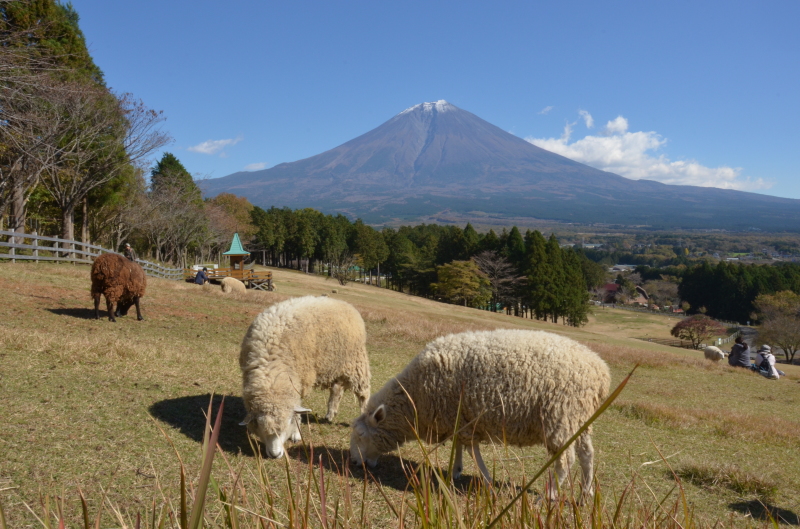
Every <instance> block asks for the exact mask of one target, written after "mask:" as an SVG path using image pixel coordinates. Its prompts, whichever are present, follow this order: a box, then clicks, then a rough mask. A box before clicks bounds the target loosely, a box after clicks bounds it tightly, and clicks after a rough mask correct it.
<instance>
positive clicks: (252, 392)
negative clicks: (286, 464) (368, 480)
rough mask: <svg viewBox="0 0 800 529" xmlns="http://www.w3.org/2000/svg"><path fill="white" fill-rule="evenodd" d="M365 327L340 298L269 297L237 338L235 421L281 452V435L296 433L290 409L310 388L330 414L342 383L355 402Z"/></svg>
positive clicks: (364, 365)
mask: <svg viewBox="0 0 800 529" xmlns="http://www.w3.org/2000/svg"><path fill="white" fill-rule="evenodd" d="M366 338H367V333H366V330H365V328H364V320H362V319H361V315H360V314H359V313H358V311H357V310H356V309H355V307H353V306H352V305H350V304H349V303H345V302H344V301H339V300H336V299H332V298H327V297H313V296H305V297H300V298H294V299H289V300H286V301H283V302H281V303H277V304H275V305H273V306H271V307H270V308H268V309H267V310H265V311H264V312H262V313H261V314H259V315H258V316H256V319H255V320H254V321H253V324H252V325H250V328H249V329H248V330H247V334H245V337H244V340H243V341H242V349H241V353H240V355H239V366H240V367H241V368H242V395H243V397H244V406H245V409H246V410H247V416H246V417H245V419H244V421H243V422H242V424H247V427H248V429H249V430H250V431H251V432H253V433H255V434H256V435H258V436H259V437H260V438H261V440H262V442H263V443H264V446H265V447H266V451H267V454H268V455H269V456H271V457H280V456H281V455H283V444H284V442H286V440H287V439H291V440H292V441H295V442H296V441H299V440H300V432H299V430H298V427H297V420H296V414H298V413H302V412H306V411H310V410H307V409H305V408H301V407H300V404H301V399H302V398H303V397H305V395H306V394H307V393H308V392H309V390H311V388H318V389H330V398H329V399H328V413H327V414H326V415H325V419H327V420H329V421H332V420H333V418H334V417H335V416H336V412H337V411H338V409H339V401H340V400H341V398H342V394H343V392H344V390H346V389H348V388H352V390H353V393H355V395H356V396H357V397H358V400H359V404H360V405H361V409H362V410H363V409H364V405H365V404H366V401H367V399H368V398H369V380H370V371H369V358H367V347H366Z"/></svg>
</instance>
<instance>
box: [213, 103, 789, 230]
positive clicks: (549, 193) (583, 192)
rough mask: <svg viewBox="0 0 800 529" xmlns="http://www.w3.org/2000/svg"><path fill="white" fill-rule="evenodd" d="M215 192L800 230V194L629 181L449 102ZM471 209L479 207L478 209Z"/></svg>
mask: <svg viewBox="0 0 800 529" xmlns="http://www.w3.org/2000/svg"><path fill="white" fill-rule="evenodd" d="M203 187H204V192H205V193H206V195H207V196H215V195H217V194H219V193H222V192H230V193H235V194H237V195H241V196H246V197H247V198H248V199H249V200H250V201H251V202H253V203H254V204H256V205H259V206H262V207H269V206H272V205H275V206H289V207H293V208H297V207H314V208H318V209H321V210H324V211H344V212H347V213H349V214H352V215H356V216H361V217H362V218H364V219H365V220H368V221H370V222H381V221H386V220H389V219H403V220H413V219H414V218H415V217H419V216H423V215H435V214H437V213H439V212H442V211H451V212H458V213H461V214H462V215H464V214H466V215H467V216H469V215H470V214H474V215H476V216H483V217H485V216H486V215H489V216H498V217H504V216H514V217H536V218H541V219H554V220H562V221H569V222H582V223H591V222H601V223H619V224H636V225H652V226H656V227H687V228H726V229H747V228H751V227H755V228H759V229H770V230H792V231H795V230H800V200H792V199H783V198H777V197H769V196H766V195H758V194H755V193H744V192H740V191H731V190H722V189H715V188H701V187H693V186H670V185H665V184H661V183H658V182H653V181H647V180H629V179H627V178H623V177H621V176H618V175H615V174H612V173H608V172H604V171H600V170H598V169H594V168H592V167H589V166H587V165H584V164H581V163H578V162H575V161H573V160H569V159H567V158H564V157H563V156H560V155H558V154H555V153H552V152H549V151H546V150H544V149H541V148H539V147H536V146H535V145H532V144H530V143H529V142H527V141H525V140H523V139H521V138H518V137H516V136H514V135H513V134H509V133H507V132H505V131H503V130H502V129H500V128H498V127H496V126H494V125H492V124H491V123H488V122H486V121H484V120H482V119H480V118H479V117H477V116H475V115H474V114H471V113H470V112H467V111H465V110H462V109H460V108H457V107H455V106H454V105H451V104H450V103H447V102H446V101H437V102H435V103H422V104H419V105H416V106H413V107H411V108H409V109H407V110H404V111H403V112H401V113H400V114H397V115H396V116H394V117H393V118H392V119H390V120H389V121H387V122H385V123H384V124H382V125H380V126H379V127H377V128H375V129H373V130H371V131H369V132H367V133H366V134H363V135H361V136H359V137H357V138H354V139H352V140H350V141H348V142H347V143H344V144H342V145H340V146H338V147H335V148H333V149H331V150H329V151H326V152H324V153H321V154H318V155H316V156H312V157H310V158H306V159H304V160H299V161H296V162H292V163H283V164H279V165H276V166H275V167H272V168H270V169H265V170H262V171H254V172H239V173H234V174H232V175H229V176H226V177H223V178H218V179H213V180H206V181H205V182H203ZM471 212H472V213H471Z"/></svg>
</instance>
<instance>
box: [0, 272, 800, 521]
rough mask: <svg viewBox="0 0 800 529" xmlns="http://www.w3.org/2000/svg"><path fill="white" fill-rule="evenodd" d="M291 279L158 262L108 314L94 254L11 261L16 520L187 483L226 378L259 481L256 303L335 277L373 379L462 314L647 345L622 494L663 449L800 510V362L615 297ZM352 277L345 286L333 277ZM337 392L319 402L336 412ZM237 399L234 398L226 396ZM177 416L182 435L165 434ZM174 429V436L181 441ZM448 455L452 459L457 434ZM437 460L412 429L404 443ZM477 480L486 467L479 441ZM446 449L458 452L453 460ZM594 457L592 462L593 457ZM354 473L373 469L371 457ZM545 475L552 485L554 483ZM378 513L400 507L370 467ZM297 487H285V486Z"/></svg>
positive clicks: (620, 428) (347, 404)
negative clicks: (631, 308) (434, 297)
mask: <svg viewBox="0 0 800 529" xmlns="http://www.w3.org/2000/svg"><path fill="white" fill-rule="evenodd" d="M275 277H276V284H277V291H276V292H274V293H259V292H248V293H247V295H244V296H236V295H232V296H225V295H224V294H222V293H221V292H220V290H219V288H218V287H216V286H211V285H207V286H204V287H198V286H195V285H190V284H185V283H178V282H169V281H166V280H158V279H149V280H148V281H149V285H148V291H147V296H146V297H145V298H144V302H143V310H144V315H145V321H144V322H137V321H136V320H135V317H133V318H132V317H130V316H128V317H123V318H119V319H118V322H117V323H116V324H113V323H110V322H108V321H106V320H105V319H101V320H99V321H96V320H92V319H90V316H91V315H92V312H91V310H90V308H91V300H90V298H89V286H90V282H89V269H88V267H83V266H66V265H42V264H39V265H33V264H9V263H6V264H0V417H1V418H2V427H0V504H2V505H3V506H4V508H5V510H6V516H7V519H8V520H7V521H8V526H9V527H27V526H39V525H38V522H36V519H35V518H34V517H33V515H32V514H31V513H30V512H29V510H28V508H27V507H26V506H25V504H28V505H29V506H31V508H33V510H34V511H36V512H39V511H40V510H41V508H40V507H39V506H38V505H39V501H40V497H41V496H42V495H57V496H59V497H62V498H63V499H64V502H65V506H66V509H67V511H68V512H69V515H68V518H69V519H71V520H73V521H75V520H77V519H78V517H79V512H80V507H79V500H78V493H77V491H78V489H81V490H83V491H84V493H85V495H86V496H87V498H88V499H89V507H90V511H92V512H96V511H97V509H98V508H99V503H100V501H101V499H102V497H103V494H107V496H108V501H109V502H110V504H113V505H116V506H117V507H119V508H120V509H121V510H122V512H125V513H133V516H134V517H135V513H136V512H143V513H144V512H146V511H147V510H148V509H149V508H150V505H151V503H152V501H153V498H158V499H159V501H162V500H164V499H167V500H169V501H175V492H176V491H177V484H178V480H179V470H178V459H177V457H176V453H175V451H177V452H178V454H180V457H181V458H182V460H183V461H184V462H185V463H186V465H187V469H188V476H190V477H193V476H197V472H198V464H199V460H200V445H201V443H202V432H203V427H204V424H205V417H204V409H205V408H206V407H207V406H208V402H209V396H210V394H211V393H214V394H215V395H227V398H226V404H225V416H224V420H223V425H222V428H221V437H220V442H219V445H220V447H221V449H222V453H223V455H224V457H223V458H218V459H217V460H216V462H215V471H214V472H215V475H216V476H217V479H218V480H219V482H220V483H227V482H228V481H229V478H228V477H226V476H228V472H227V470H226V469H227V467H228V465H230V467H232V468H234V469H241V471H242V478H241V483H242V486H248V484H249V486H250V487H251V488H253V487H254V485H253V483H254V482H255V481H256V478H255V473H256V472H257V471H256V470H255V466H256V464H255V463H256V461H255V457H254V454H253V452H252V450H251V445H250V442H249V441H248V439H247V436H246V434H245V431H244V428H243V427H240V426H238V424H237V423H238V421H239V420H240V419H241V418H242V417H243V415H244V412H243V406H242V402H241V398H240V397H239V394H240V374H239V368H238V363H237V359H238V347H239V343H240V341H241V338H242V336H243V335H244V332H245V330H246V329H247V327H248V325H249V324H250V322H251V321H252V320H253V318H254V316H255V315H256V314H258V313H259V312H260V311H261V310H263V309H264V307H266V306H269V305H270V304H272V303H275V302H277V301H280V300H283V299H286V298H287V297H290V296H297V295H305V294H317V295H318V294H322V293H327V294H329V295H331V296H334V297H337V298H340V299H343V300H345V301H348V302H350V303H352V304H354V305H355V306H356V307H357V308H358V309H359V310H360V311H361V313H362V315H363V317H364V319H365V321H366V323H367V332H368V349H369V353H370V358H371V362H372V372H373V388H374V390H375V391H377V389H378V388H380V387H381V385H383V383H384V382H385V381H386V380H388V379H389V378H390V377H391V376H392V375H393V374H395V373H397V372H398V371H399V370H400V369H401V368H402V367H403V366H405V364H406V363H407V362H408V361H409V360H410V359H411V358H412V357H413V356H414V355H415V354H416V353H417V352H418V351H419V350H420V349H421V348H422V346H423V345H424V344H425V343H426V342H428V341H429V340H431V339H433V338H435V337H436V336H440V335H442V334H446V333H450V332H458V331H462V330H469V329H492V328H498V327H509V328H511V327H513V328H531V329H544V330H549V331H553V332H558V333H562V334H565V335H568V336H570V337H572V338H575V339H577V340H580V341H583V342H586V343H588V344H589V345H590V346H591V347H593V348H594V349H595V350H597V351H598V352H599V353H600V354H601V356H603V357H604V358H605V359H606V361H607V362H608V363H609V365H610V366H611V369H612V373H613V377H614V380H613V384H614V385H616V384H617V383H619V381H620V380H621V379H622V378H623V377H624V375H625V374H627V372H628V371H629V370H630V369H631V367H632V366H633V365H634V364H635V363H640V364H641V367H640V368H639V369H638V370H637V372H636V373H635V375H634V377H633V379H632V381H631V382H630V383H629V385H628V387H627V388H626V389H625V390H624V392H623V394H622V396H621V397H620V400H619V401H618V403H617V404H615V405H614V406H613V407H612V408H611V410H610V411H609V412H607V413H606V414H605V415H603V416H602V417H601V418H600V419H599V420H598V422H597V423H596V425H595V430H594V431H595V433H594V440H595V443H594V444H595V448H596V453H597V455H596V464H597V469H598V479H599V480H600V483H601V488H602V490H604V491H605V498H606V499H605V501H609V502H611V503H612V505H613V502H614V497H615V495H616V496H618V495H619V494H621V493H622V491H623V490H624V488H625V487H626V486H627V485H628V484H629V483H630V482H631V481H632V480H633V482H635V483H636V484H637V487H636V489H635V490H636V493H637V499H636V501H637V502H641V504H642V505H655V503H656V502H657V500H656V499H655V498H658V500H660V499H661V498H663V497H664V496H665V495H667V494H668V493H669V492H670V490H672V489H673V487H674V485H675V482H674V479H673V477H672V475H671V473H670V472H669V470H668V468H667V467H666V465H665V464H664V463H663V462H661V461H660V458H659V453H658V451H659V450H660V451H661V453H662V454H664V455H665V456H668V461H669V463H670V464H671V465H672V466H673V467H674V468H675V469H676V470H677V472H678V474H679V475H680V476H681V478H682V480H683V483H684V486H685V488H686V491H687V495H688V498H689V500H690V501H691V504H692V506H693V509H694V510H695V514H696V516H697V519H698V520H700V521H704V522H707V523H709V524H711V523H712V522H713V521H715V520H723V521H724V522H726V525H727V524H728V522H730V523H732V524H733V525H739V524H740V523H746V522H747V521H748V520H752V519H753V518H751V517H750V512H751V511H752V513H753V515H754V516H755V517H756V518H758V517H759V516H760V513H763V511H762V510H761V507H760V503H759V502H763V503H765V504H767V505H769V506H771V507H772V508H773V512H774V513H778V514H780V515H781V516H782V517H783V518H785V519H786V520H787V521H788V522H790V523H791V524H793V525H798V524H800V521H798V517H797V513H800V452H798V440H800V412H799V411H798V410H799V409H800V408H799V407H798V405H800V384H799V383H798V378H800V372H798V371H800V369H798V368H797V367H796V366H786V367H785V369H786V370H787V371H789V377H787V378H785V379H782V380H780V381H777V382H775V381H768V380H766V379H764V378H762V377H760V376H758V375H755V374H752V373H748V372H744V371H741V370H734V369H732V368H729V367H727V366H724V365H711V364H710V363H708V362H706V361H705V360H703V359H702V353H698V352H694V351H684V350H678V349H673V348H668V347H664V346H660V345H658V344H653V343H648V342H644V341H640V340H636V339H634V338H632V337H642V336H650V337H668V335H669V328H670V326H671V325H672V324H674V320H672V319H668V318H664V317H660V316H651V315H647V314H640V313H632V312H624V311H615V310H605V311H597V312H596V314H595V315H593V316H592V318H591V321H590V323H589V325H587V326H586V327H584V328H582V329H573V328H568V327H564V326H561V325H553V324H547V323H542V322H536V321H530V320H524V319H520V318H514V317H510V316H505V315H502V314H491V313H486V312H482V311H478V310H474V309H468V308H464V307H458V306H453V305H444V304H441V303H437V302H434V301H430V300H425V299H421V298H416V297H412V296H408V295H404V294H399V293H396V292H391V291H387V290H382V289H377V288H375V287H369V286H365V285H359V284H350V285H347V286H345V287H341V286H338V285H337V284H335V283H333V282H331V281H326V280H325V279H324V278H321V277H318V276H308V275H304V274H300V273H296V272H291V271H285V270H276V271H275ZM332 289H337V290H338V292H337V293H335V294H334V293H332ZM350 395H351V394H350V393H348V395H347V397H346V398H345V399H344V400H343V402H342V408H341V410H340V415H339V416H338V417H337V422H336V423H335V424H318V423H316V421H314V420H313V418H312V419H311V420H310V421H309V422H310V423H309V424H307V425H305V426H304V427H303V433H304V436H305V439H307V440H308V441H309V442H310V443H313V445H314V446H315V453H317V454H320V453H321V454H323V462H324V464H325V466H326V467H327V471H328V472H336V471H337V470H338V469H341V466H342V465H343V464H344V459H345V457H346V451H347V447H348V443H349V428H348V426H347V424H348V423H349V421H350V420H351V419H352V418H353V417H355V416H356V414H357V406H356V403H355V400H354V399H353V398H352V397H351V396H350ZM326 397H327V396H326V395H325V394H323V393H321V392H316V393H314V394H313V395H312V396H311V397H310V398H309V399H308V400H307V402H306V404H308V405H309V407H311V408H312V409H313V410H314V411H315V412H316V413H317V414H319V416H322V415H323V414H324V409H325V401H326ZM218 400H219V399H218ZM162 430H163V432H164V433H166V435H167V437H168V438H169V440H168V439H167V438H166V437H165V436H164V433H162ZM173 444H174V449H173ZM439 453H441V456H440V459H441V460H442V461H446V460H447V457H448V454H449V443H448V445H447V446H445V447H444V448H443V449H440V450H439ZM400 455H402V456H403V457H404V458H407V459H409V460H411V461H419V458H420V452H419V450H418V448H416V447H414V446H408V445H407V446H405V447H404V448H403V449H402V451H401V454H400ZM484 457H485V458H486V459H487V464H489V466H490V468H491V466H492V465H494V466H495V469H496V471H497V472H498V475H500V476H501V477H502V479H505V480H508V481H510V482H512V483H515V484H519V483H520V482H521V481H522V479H523V476H524V475H529V474H531V473H532V472H533V471H535V470H536V469H537V468H538V466H540V465H541V464H542V463H543V462H544V461H545V460H546V458H545V452H544V450H543V449H542V448H540V447H536V448H525V449H519V448H516V447H501V446H498V447H487V448H486V449H485V451H484ZM465 463H466V464H467V468H466V469H465V474H466V476H465V477H463V478H461V480H462V482H463V484H464V487H467V486H468V484H469V482H470V479H471V478H472V477H474V476H476V475H477V469H476V468H475V467H474V465H473V463H472V461H471V460H468V458H465ZM307 464H308V453H307V449H306V448H305V447H303V446H294V447H292V448H290V449H289V459H288V463H286V462H281V461H266V462H265V464H264V469H265V470H266V473H267V475H268V477H269V479H270V481H271V482H272V483H275V484H276V485H275V486H276V490H278V489H279V488H280V486H279V484H280V483H282V480H285V476H286V472H287V466H286V465H288V470H289V472H290V474H291V475H292V479H293V480H297V481H300V482H302V481H303V480H306V479H307V468H308V466H307ZM443 465H444V466H446V463H443ZM576 470H577V465H576ZM353 474H354V477H351V478H349V481H350V482H351V484H352V485H353V486H354V487H355V489H356V490H361V487H363V486H364V485H363V483H364V482H363V479H362V478H363V475H362V473H361V471H360V470H358V469H357V470H354V471H353ZM374 474H375V479H376V480H378V481H379V482H380V483H381V484H382V487H383V493H385V494H386V495H387V497H388V498H389V500H391V501H392V502H394V503H395V504H396V503H397V502H401V501H402V498H403V497H404V496H403V490H404V489H405V488H406V486H407V479H406V476H405V473H404V471H403V467H402V463H401V459H400V458H399V457H398V454H397V453H395V454H389V455H387V456H384V457H383V458H382V460H381V464H380V466H379V467H378V468H377V469H376V470H375V473H374ZM542 486H543V483H542V482H541V481H540V482H539V483H537V484H536V485H535V487H536V490H537V491H540V490H541V487H542ZM364 490H365V494H366V498H367V503H366V504H365V506H364V516H365V517H366V518H367V520H368V522H369V523H371V524H378V523H386V522H389V523H392V524H393V525H395V524H396V521H394V522H392V520H394V518H393V515H392V514H391V512H390V511H389V510H388V509H387V508H386V504H385V501H384V499H383V497H382V493H381V492H380V491H379V490H378V487H377V486H376V485H375V484H374V482H372V481H370V482H369V483H368V484H367V486H366V489H364ZM278 496H279V497H282V498H284V500H283V501H285V496H286V494H285V491H284V492H278Z"/></svg>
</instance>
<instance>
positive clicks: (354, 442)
mask: <svg viewBox="0 0 800 529" xmlns="http://www.w3.org/2000/svg"><path fill="white" fill-rule="evenodd" d="M385 420H386V407H385V406H384V405H383V404H381V405H380V406H378V407H377V408H375V410H374V411H372V412H369V411H368V412H365V413H362V414H361V416H360V417H358V418H357V419H356V420H355V421H353V431H352V432H351V434H350V462H351V463H353V464H354V465H358V466H361V465H363V464H364V463H366V464H367V465H369V466H370V467H371V468H374V467H375V466H376V465H377V464H378V456H379V455H380V454H382V453H384V452H388V451H389V449H388V448H386V447H385V446H384V445H385V444H386V443H385V442H383V441H385V440H386V438H387V434H386V432H385V431H384V430H383V429H382V428H381V426H382V423H383V422H384V421H385Z"/></svg>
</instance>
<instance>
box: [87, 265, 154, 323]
mask: <svg viewBox="0 0 800 529" xmlns="http://www.w3.org/2000/svg"><path fill="white" fill-rule="evenodd" d="M146 288H147V276H145V275H144V270H142V267H141V266H139V264H138V263H135V262H133V261H130V260H128V259H126V258H125V257H123V256H121V255H118V254H114V253H106V254H103V255H101V256H99V257H98V258H97V259H95V260H94V264H93V265H92V298H94V318H95V319H96V320H99V319H100V295H101V294H102V295H104V296H105V297H106V308H107V309H108V321H117V320H116V319H115V318H114V316H115V315H116V316H125V315H126V314H128V309H129V308H130V307H131V305H136V319H138V320H139V321H141V320H143V319H144V318H143V317H142V311H141V309H140V308H139V298H141V297H142V296H144V291H145V289H146ZM114 304H116V305H117V310H116V312H115V311H114Z"/></svg>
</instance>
